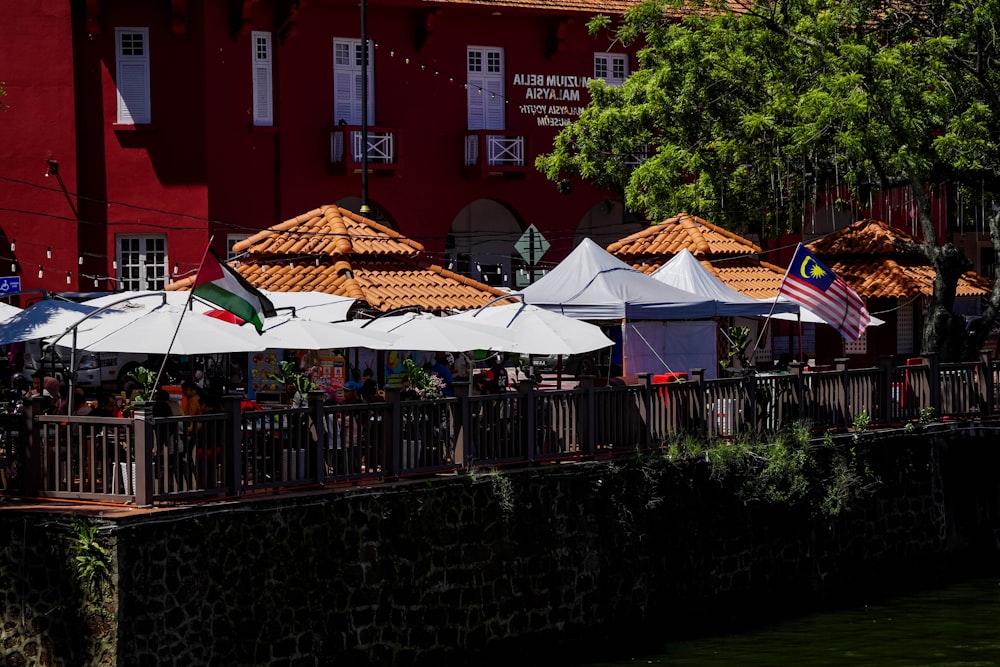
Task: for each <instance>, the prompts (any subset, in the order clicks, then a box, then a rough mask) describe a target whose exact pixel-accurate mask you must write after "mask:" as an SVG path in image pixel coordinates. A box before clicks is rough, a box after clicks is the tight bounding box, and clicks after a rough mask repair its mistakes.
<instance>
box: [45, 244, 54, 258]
mask: <svg viewBox="0 0 1000 667" xmlns="http://www.w3.org/2000/svg"><path fill="white" fill-rule="evenodd" d="M45 259H52V246H49V247H48V248H46V249H45Z"/></svg>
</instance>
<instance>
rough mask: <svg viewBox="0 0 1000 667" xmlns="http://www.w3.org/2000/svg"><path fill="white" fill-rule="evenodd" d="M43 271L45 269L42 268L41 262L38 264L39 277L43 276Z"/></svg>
mask: <svg viewBox="0 0 1000 667" xmlns="http://www.w3.org/2000/svg"><path fill="white" fill-rule="evenodd" d="M42 273H44V271H43V270H42V265H41V264H39V265H38V277H39V278H41V277H42Z"/></svg>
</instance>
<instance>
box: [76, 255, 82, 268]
mask: <svg viewBox="0 0 1000 667" xmlns="http://www.w3.org/2000/svg"><path fill="white" fill-rule="evenodd" d="M76 263H77V264H79V265H80V266H83V255H80V256H79V257H78V258H77V260H76Z"/></svg>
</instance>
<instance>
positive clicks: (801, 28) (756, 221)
mask: <svg viewBox="0 0 1000 667" xmlns="http://www.w3.org/2000/svg"><path fill="white" fill-rule="evenodd" d="M736 2H745V4H743V5H742V6H740V5H735V4H734V3H733V0H730V2H729V3H728V5H725V6H723V5H721V4H713V5H697V9H698V10H699V11H691V10H692V8H693V6H692V4H691V3H688V4H687V6H686V7H680V6H676V5H668V4H666V3H664V2H661V1H659V0H649V1H647V2H645V3H644V4H642V5H640V6H638V7H636V8H634V9H633V10H631V11H629V12H628V14H627V15H626V17H625V20H624V22H623V24H622V25H621V26H620V27H618V28H617V32H616V36H617V37H618V38H619V39H621V40H622V41H623V42H626V43H631V42H634V41H636V40H640V39H641V40H642V44H643V47H642V49H641V50H640V52H639V60H640V65H641V68H640V69H639V70H638V71H636V72H635V73H634V74H632V76H631V77H629V79H628V80H627V81H626V82H625V83H624V85H622V86H621V87H611V86H607V85H605V84H604V83H603V82H602V81H595V82H594V83H592V84H591V94H592V100H591V103H590V104H589V105H588V107H587V108H586V109H585V111H584V113H583V114H582V115H581V117H580V119H579V120H578V121H576V122H575V123H573V124H571V125H569V126H567V127H566V128H564V129H563V130H562V131H561V132H560V134H559V135H558V136H557V138H556V141H555V144H554V146H553V150H552V152H551V153H549V154H547V155H543V156H540V157H539V158H538V160H537V166H538V168H539V169H540V170H541V171H542V172H544V173H545V174H546V175H547V176H548V178H550V179H552V180H554V181H556V182H557V183H558V185H559V187H560V189H562V190H563V191H568V190H570V189H571V187H572V182H573V179H575V178H582V179H585V180H588V181H592V182H594V183H597V184H599V185H601V186H603V187H606V188H609V189H612V190H615V191H618V192H621V193H622V195H623V197H624V199H625V203H626V206H627V207H628V208H630V209H631V210H634V211H639V212H642V213H644V214H645V215H646V216H647V217H648V218H649V219H652V220H661V219H664V218H666V217H669V216H671V215H674V214H676V213H679V212H682V211H685V212H689V213H692V214H696V215H701V216H703V217H706V218H707V219H709V220H712V221H713V222H717V223H719V224H722V225H724V226H726V227H728V228H730V229H733V230H735V231H748V230H750V231H760V232H762V233H765V234H768V235H774V234H776V233H779V232H781V231H785V230H788V231H791V230H794V229H795V228H796V226H797V225H799V224H800V223H801V220H802V212H803V209H804V206H805V205H806V204H808V203H809V202H811V201H813V200H814V197H815V194H816V190H817V188H823V187H826V185H827V184H829V183H833V182H837V183H840V184H843V185H847V186H849V187H850V188H852V191H853V192H854V194H855V196H859V198H860V195H862V194H863V193H864V192H865V191H866V190H867V189H869V188H876V189H887V188H890V187H896V186H900V185H904V186H909V187H910V188H911V191H912V193H913V197H914V200H915V203H916V209H917V214H918V216H919V220H920V224H921V229H922V232H923V242H922V243H920V244H915V245H912V246H907V247H900V248H898V250H899V251H901V252H904V253H912V254H914V255H916V256H919V257H922V258H925V259H927V260H929V261H930V262H931V263H932V264H933V266H934V268H935V270H936V276H937V277H936V280H935V282H934V293H933V296H932V298H931V300H930V307H929V311H928V317H927V318H926V322H925V327H924V331H923V340H922V345H921V347H922V350H923V351H924V352H932V351H936V352H940V353H941V355H942V358H944V359H959V358H969V357H971V356H973V355H974V354H975V353H976V351H977V350H978V349H979V347H980V346H981V344H982V342H983V340H984V339H985V336H986V334H987V333H988V331H989V327H990V325H991V324H992V322H993V320H994V319H995V318H996V315H997V310H998V306H1000V290H997V289H996V288H994V292H993V294H992V295H991V298H990V299H989V302H988V304H987V306H986V308H985V310H984V315H985V316H984V317H983V319H982V321H981V322H979V323H978V324H977V326H976V327H975V328H974V329H973V331H972V335H966V333H965V330H964V321H963V319H962V318H961V317H959V316H956V315H954V314H953V306H954V301H955V289H956V285H957V281H958V278H959V276H960V275H961V274H962V273H963V272H964V271H966V270H968V269H969V268H971V263H970V262H969V261H968V259H967V258H966V257H965V256H964V254H963V253H962V252H961V250H960V249H958V248H957V247H955V246H954V245H952V244H951V243H943V242H942V241H944V239H938V236H937V233H936V231H935V229H934V226H933V224H932V221H931V198H930V197H929V192H931V191H932V190H933V189H934V188H937V187H940V186H941V185H944V184H947V186H948V187H949V188H956V187H957V188H962V189H964V190H965V192H964V194H965V195H966V196H975V197H983V199H984V204H986V206H987V209H989V204H990V203H991V202H992V201H993V199H994V198H995V196H996V194H997V191H998V188H1000V179H998V172H1000V137H998V134H1000V122H998V119H1000V97H998V95H1000V93H998V91H1000V67H997V66H996V59H997V56H998V53H997V49H998V45H1000V41H998V40H997V39H996V35H997V34H1000V0H986V1H985V2H980V1H979V0H954V1H949V0H928V1H927V2H922V3H912V2H903V3H895V2H891V1H889V2H870V1H867V0H780V1H778V0H774V1H771V0H759V1H754V0H736ZM678 16H681V17H682V18H680V19H678ZM609 25H610V23H609V21H608V19H607V18H606V17H597V18H595V19H594V20H593V21H592V22H591V24H590V27H591V30H592V31H595V32H596V31H597V30H601V29H605V28H607V27H608V26H609ZM989 222H990V229H991V235H992V237H993V239H994V247H1000V243H997V240H998V239H1000V214H998V213H996V212H993V213H992V218H991V219H990V221H989ZM998 265H1000V264H998Z"/></svg>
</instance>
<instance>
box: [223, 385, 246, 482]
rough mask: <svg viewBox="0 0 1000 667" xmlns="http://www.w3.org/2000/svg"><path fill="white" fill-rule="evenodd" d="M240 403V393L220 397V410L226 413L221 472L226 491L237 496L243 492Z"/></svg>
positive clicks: (241, 397) (241, 414)
mask: <svg viewBox="0 0 1000 667" xmlns="http://www.w3.org/2000/svg"><path fill="white" fill-rule="evenodd" d="M242 404H243V395H242V394H237V393H231V394H226V395H225V396H223V397H222V411H223V412H224V413H225V414H226V421H225V422H224V424H223V429H222V434H223V435H222V437H223V438H225V446H224V447H223V448H222V453H223V456H225V459H224V460H223V469H222V474H223V481H224V483H225V485H226V492H227V493H228V494H229V495H231V496H238V495H240V494H241V493H242V492H243V413H242V410H241V406H242Z"/></svg>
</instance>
